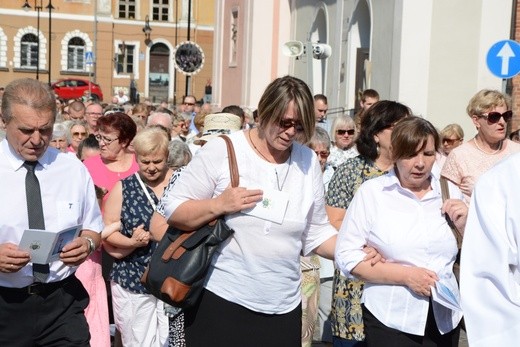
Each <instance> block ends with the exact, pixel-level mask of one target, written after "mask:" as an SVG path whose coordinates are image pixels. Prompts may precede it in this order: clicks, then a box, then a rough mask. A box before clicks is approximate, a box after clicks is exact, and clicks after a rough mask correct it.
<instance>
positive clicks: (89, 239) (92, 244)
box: [81, 236, 96, 255]
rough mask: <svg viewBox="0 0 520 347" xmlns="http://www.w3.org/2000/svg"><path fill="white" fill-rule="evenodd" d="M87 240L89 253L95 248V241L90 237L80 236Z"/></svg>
mask: <svg viewBox="0 0 520 347" xmlns="http://www.w3.org/2000/svg"><path fill="white" fill-rule="evenodd" d="M81 237H83V238H84V239H86V240H87V241H88V255H91V254H92V253H93V252H94V251H95V250H96V243H95V242H94V240H93V239H92V238H91V237H88V236H81Z"/></svg>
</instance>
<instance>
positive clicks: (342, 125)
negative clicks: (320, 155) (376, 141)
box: [327, 115, 359, 170]
mask: <svg viewBox="0 0 520 347" xmlns="http://www.w3.org/2000/svg"><path fill="white" fill-rule="evenodd" d="M330 132H331V137H332V139H333V141H332V146H331V149H330V155H329V158H328V159H327V163H329V165H331V166H332V167H333V168H334V170H335V169H337V168H338V166H340V165H341V164H343V163H344V162H345V160H347V159H350V158H354V157H355V156H357V155H358V154H359V153H358V151H357V150H356V146H355V142H354V140H355V138H356V126H355V123H354V120H353V119H352V118H351V117H350V116H345V115H340V116H338V117H336V118H335V119H334V122H332V127H331V130H330Z"/></svg>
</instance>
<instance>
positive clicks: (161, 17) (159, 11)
mask: <svg viewBox="0 0 520 347" xmlns="http://www.w3.org/2000/svg"><path fill="white" fill-rule="evenodd" d="M169 8H170V0H153V8H152V19H153V20H158V21H164V22H167V21H168V20H169Z"/></svg>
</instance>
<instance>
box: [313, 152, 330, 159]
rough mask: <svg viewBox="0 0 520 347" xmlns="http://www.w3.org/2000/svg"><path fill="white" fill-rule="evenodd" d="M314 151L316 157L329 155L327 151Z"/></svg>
mask: <svg viewBox="0 0 520 347" xmlns="http://www.w3.org/2000/svg"><path fill="white" fill-rule="evenodd" d="M314 153H316V155H317V156H318V157H322V158H323V159H325V158H328V157H329V152H327V151H321V152H316V151H315V152H314Z"/></svg>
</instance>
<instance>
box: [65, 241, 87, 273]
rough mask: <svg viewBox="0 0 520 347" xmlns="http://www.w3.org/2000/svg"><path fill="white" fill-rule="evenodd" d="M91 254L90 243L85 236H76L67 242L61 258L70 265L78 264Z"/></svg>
mask: <svg viewBox="0 0 520 347" xmlns="http://www.w3.org/2000/svg"><path fill="white" fill-rule="evenodd" d="M89 255H90V243H89V241H88V240H87V239H86V238H84V237H76V238H75V239H74V240H72V241H71V242H69V243H67V244H66V245H65V246H64V247H63V249H62V251H61V253H60V260H61V261H62V262H63V263H64V264H65V265H68V266H77V265H79V264H81V263H83V262H84V261H85V259H87V258H88V256H89Z"/></svg>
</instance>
